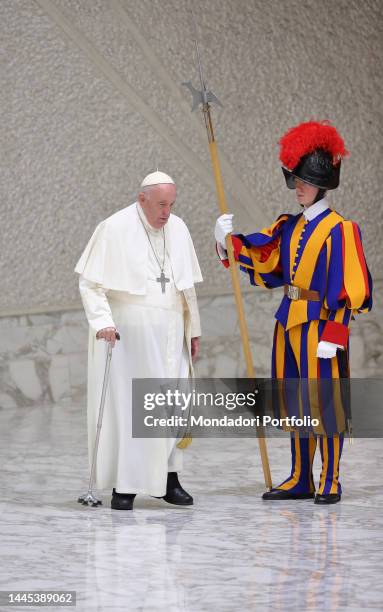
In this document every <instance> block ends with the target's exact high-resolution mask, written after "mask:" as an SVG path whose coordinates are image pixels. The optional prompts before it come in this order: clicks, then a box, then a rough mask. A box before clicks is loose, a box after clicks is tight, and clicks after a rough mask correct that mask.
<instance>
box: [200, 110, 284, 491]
mask: <svg viewBox="0 0 383 612" xmlns="http://www.w3.org/2000/svg"><path fill="white" fill-rule="evenodd" d="M202 110H203V113H204V118H205V125H206V130H207V134H208V140H209V150H210V157H211V163H212V167H213V174H214V181H215V186H216V191H217V199H218V206H219V209H220V211H221V214H225V213H227V212H229V210H228V206H227V202H226V198H225V191H224V188H223V181H222V173H221V167H220V163H219V157H218V149H217V143H216V141H215V138H214V131H213V125H212V121H211V116H210V106H209V104H203V105H202ZM226 248H227V254H228V259H229V264H230V273H231V281H232V285H233V291H234V297H235V303H236V307H237V313H238V322H239V329H240V333H241V340H242V347H243V352H244V355H245V361H246V372H247V376H248V377H249V378H255V369H254V364H253V357H252V354H251V348H250V341H249V333H248V329H247V323H246V318H245V311H244V307H243V299H242V293H241V286H240V282H239V275H238V268H237V265H236V262H235V258H234V250H233V243H232V241H231V235H230V234H229V235H228V236H227V237H226ZM257 439H258V444H259V451H260V454H261V461H262V469H263V475H264V479H265V484H266V487H267V488H268V489H271V487H272V480H271V472H270V464H269V458H268V455H267V446H266V440H265V434H264V429H263V427H257Z"/></svg>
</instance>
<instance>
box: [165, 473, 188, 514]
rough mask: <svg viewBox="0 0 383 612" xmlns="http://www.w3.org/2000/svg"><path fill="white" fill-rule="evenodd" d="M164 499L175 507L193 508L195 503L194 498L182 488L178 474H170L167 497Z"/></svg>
mask: <svg viewBox="0 0 383 612" xmlns="http://www.w3.org/2000/svg"><path fill="white" fill-rule="evenodd" d="M162 499H164V500H165V501H166V502H168V504H174V505H175V506H192V505H193V503H194V502H193V498H192V496H191V495H189V493H187V492H186V491H185V489H183V488H182V487H181V485H180V483H179V480H178V475H177V472H169V473H168V482H167V485H166V495H164V496H163V498H162Z"/></svg>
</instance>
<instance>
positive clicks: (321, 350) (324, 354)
mask: <svg viewBox="0 0 383 612" xmlns="http://www.w3.org/2000/svg"><path fill="white" fill-rule="evenodd" d="M338 348H340V349H343V346H341V345H340V344H334V343H333V342H327V341H326V340H321V341H320V342H319V344H318V348H317V357H319V358H320V359H332V358H333V357H335V355H336V350H337V349H338Z"/></svg>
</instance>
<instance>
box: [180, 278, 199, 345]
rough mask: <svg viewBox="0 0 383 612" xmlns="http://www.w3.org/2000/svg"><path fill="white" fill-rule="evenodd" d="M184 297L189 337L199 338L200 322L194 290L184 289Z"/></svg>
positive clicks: (192, 288)
mask: <svg viewBox="0 0 383 612" xmlns="http://www.w3.org/2000/svg"><path fill="white" fill-rule="evenodd" d="M184 296H185V300H186V303H187V305H188V308H189V313H190V326H191V337H192V338H199V337H200V336H201V321H200V316H199V309H198V302H197V295H196V292H195V288H194V287H191V288H190V289H184Z"/></svg>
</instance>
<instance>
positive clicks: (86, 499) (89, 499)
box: [77, 332, 120, 507]
mask: <svg viewBox="0 0 383 612" xmlns="http://www.w3.org/2000/svg"><path fill="white" fill-rule="evenodd" d="M119 339H120V334H119V333H118V332H116V340H119ZM112 350H113V349H112V344H111V342H108V350H107V354H106V363H105V373H104V381H103V383H102V392H101V401H100V410H99V413H98V421H97V432H96V440H95V443H94V449H93V457H92V467H91V469H90V477H89V487H88V492H87V493H85V495H82V496H81V497H79V498H78V500H77V501H78V503H79V504H83V505H84V506H93V507H95V506H101V505H102V501H101V499H98V498H97V497H96V496H95V495H94V494H93V482H94V473H95V471H96V464H97V453H98V444H99V441H100V431H101V427H102V417H103V415H104V406H105V397H106V390H107V387H108V382H109V370H110V362H111V359H112Z"/></svg>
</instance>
